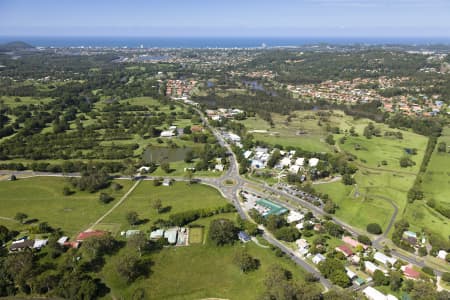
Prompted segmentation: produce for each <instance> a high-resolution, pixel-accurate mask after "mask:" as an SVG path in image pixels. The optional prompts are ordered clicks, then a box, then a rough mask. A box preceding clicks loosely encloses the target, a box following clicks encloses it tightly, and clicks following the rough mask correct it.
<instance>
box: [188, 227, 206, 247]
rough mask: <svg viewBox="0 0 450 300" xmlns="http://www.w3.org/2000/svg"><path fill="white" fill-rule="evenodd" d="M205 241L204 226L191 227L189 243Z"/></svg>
mask: <svg viewBox="0 0 450 300" xmlns="http://www.w3.org/2000/svg"><path fill="white" fill-rule="evenodd" d="M201 243H203V228H201V227H193V228H189V244H201Z"/></svg>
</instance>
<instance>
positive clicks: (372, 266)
mask: <svg viewBox="0 0 450 300" xmlns="http://www.w3.org/2000/svg"><path fill="white" fill-rule="evenodd" d="M364 267H365V268H366V272H367V273H369V274H373V273H374V272H375V271H376V270H380V271H382V270H381V269H380V268H379V267H378V266H377V265H375V264H374V263H372V262H370V261H365V262H364Z"/></svg>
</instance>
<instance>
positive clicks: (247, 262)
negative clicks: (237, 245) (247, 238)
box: [233, 249, 258, 273]
mask: <svg viewBox="0 0 450 300" xmlns="http://www.w3.org/2000/svg"><path fill="white" fill-rule="evenodd" d="M233 263H234V264H235V265H237V266H238V267H239V269H240V270H241V271H242V272H244V273H247V272H250V271H253V270H256V269H257V268H258V260H257V259H254V258H253V257H252V256H250V254H248V251H247V250H246V249H238V250H237V251H236V252H235V253H234V256H233Z"/></svg>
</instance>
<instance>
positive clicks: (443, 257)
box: [437, 250, 448, 260]
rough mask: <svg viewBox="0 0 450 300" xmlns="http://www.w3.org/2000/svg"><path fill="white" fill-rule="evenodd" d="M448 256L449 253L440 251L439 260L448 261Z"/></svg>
mask: <svg viewBox="0 0 450 300" xmlns="http://www.w3.org/2000/svg"><path fill="white" fill-rule="evenodd" d="M447 255H448V252H447V251H445V250H439V252H438V255H437V258H440V259H443V260H446V259H447Z"/></svg>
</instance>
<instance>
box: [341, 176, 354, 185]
mask: <svg viewBox="0 0 450 300" xmlns="http://www.w3.org/2000/svg"><path fill="white" fill-rule="evenodd" d="M342 183H343V184H345V185H353V184H355V183H356V181H355V179H354V178H353V177H352V175H350V174H348V173H345V174H344V175H343V176H342Z"/></svg>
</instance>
